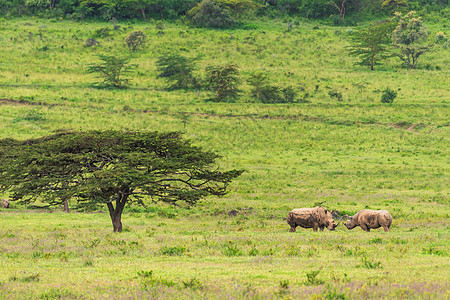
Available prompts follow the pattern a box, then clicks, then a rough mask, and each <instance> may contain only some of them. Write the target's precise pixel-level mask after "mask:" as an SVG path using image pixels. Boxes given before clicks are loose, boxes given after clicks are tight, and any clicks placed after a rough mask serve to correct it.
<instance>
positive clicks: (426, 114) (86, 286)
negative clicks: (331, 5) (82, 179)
mask: <svg viewBox="0 0 450 300" xmlns="http://www.w3.org/2000/svg"><path fill="white" fill-rule="evenodd" d="M180 3H182V1H180ZM278 3H281V1H280V2H278ZM283 3H284V2H283ZM277 5H278V4H277ZM147 17H148V16H147ZM264 18H266V17H262V18H261V19H255V20H254V21H252V23H251V24H250V23H244V25H242V26H238V27H235V28H231V29H226V30H216V29H208V28H196V27H190V26H189V25H184V24H182V23H180V22H161V21H153V20H151V19H150V17H148V22H143V23H140V22H139V21H135V20H121V21H118V22H113V23H110V22H96V21H92V20H91V21H87V22H74V21H71V20H65V19H62V20H59V19H40V18H19V19H2V20H1V21H0V33H1V34H0V52H1V53H2V56H1V58H0V59H1V61H0V99H1V100H0V101H1V105H0V118H1V121H2V122H1V123H0V129H1V130H0V137H1V138H8V137H9V138H14V139H19V140H25V139H28V138H36V137H41V136H46V135H49V134H52V133H53V132H55V131H56V130H60V129H70V130H90V129H95V130H105V129H117V130H151V131H153V130H157V131H174V130H175V131H181V132H183V133H184V136H185V137H186V138H188V139H190V140H191V141H192V142H193V144H194V145H195V146H200V147H202V148H203V149H205V150H211V151H214V152H217V153H218V154H220V155H221V156H222V158H221V159H219V160H218V163H219V165H220V167H221V168H224V169H245V170H246V172H244V173H243V174H242V175H241V176H240V177H238V178H237V179H236V180H235V181H233V183H232V184H231V185H230V188H231V192H230V193H229V194H228V195H226V196H225V197H223V198H207V199H206V200H204V201H201V202H200V203H199V204H198V205H197V206H195V207H192V208H176V207H172V206H167V205H164V204H152V203H150V202H148V203H146V207H144V208H142V207H138V206H132V207H130V209H129V210H126V211H125V212H124V214H125V216H124V218H126V223H125V224H124V228H123V232H122V233H121V234H113V233H112V232H111V228H110V220H109V215H108V214H107V213H102V212H98V211H95V212H90V213H81V212H78V213H77V212H76V211H75V210H74V208H75V202H71V203H70V205H71V208H72V213H70V214H67V213H62V212H58V208H57V207H50V208H48V209H50V211H52V212H53V213H48V209H47V208H45V207H43V206H44V203H40V202H39V201H38V202H36V203H34V205H31V206H21V205H19V204H18V203H16V202H12V203H11V206H12V207H11V208H10V209H9V210H1V211H0V222H1V224H2V226H1V227H0V249H1V250H2V251H1V252H0V256H1V259H2V262H3V263H2V267H1V268H0V271H1V272H0V274H1V275H0V287H1V288H0V297H4V298H6V297H8V296H10V297H13V298H24V297H25V298H26V297H28V298H43V299H53V298H58V297H60V298H82V297H84V298H89V299H98V298H109V297H113V296H114V297H117V298H120V297H133V298H142V297H155V298H172V299H173V298H213V299H214V298H220V299H222V298H227V297H228V298H263V297H267V298H270V297H274V298H278V297H279V298H282V297H291V298H295V299H298V298H312V299H347V298H348V299H355V298H356V299H368V298H369V299H370V298H374V299H379V298H419V299H441V298H446V297H447V298H448V296H449V281H448V278H449V277H450V272H449V270H450V268H449V264H448V254H449V253H448V249H449V248H448V247H449V244H450V239H449V227H448V218H449V205H450V203H449V200H448V196H449V186H448V182H449V176H448V157H449V150H448V149H449V147H448V137H449V127H448V126H449V123H448V100H449V91H448V86H449V80H448V78H449V77H450V76H449V66H450V55H449V50H448V47H447V46H446V44H445V43H446V42H447V38H448V32H447V31H446V30H447V29H446V28H448V26H449V25H450V24H449V21H448V19H447V20H445V19H440V17H439V16H437V14H434V13H433V14H429V15H426V16H424V18H423V20H424V22H425V23H426V25H427V27H428V31H429V40H430V41H431V42H433V43H434V44H435V45H434V46H433V47H432V50H431V51H428V52H426V53H424V54H423V55H422V56H421V57H420V60H419V62H418V64H417V65H416V67H415V69H413V70H409V69H408V68H407V67H406V66H404V63H403V62H402V61H401V60H400V59H398V58H397V57H390V58H386V59H385V60H383V61H382V64H381V65H377V66H376V67H375V69H374V71H371V70H370V68H369V67H367V66H359V65H356V63H357V62H358V60H359V58H358V57H354V56H351V55H349V50H348V47H349V46H350V41H351V38H350V36H351V34H352V33H353V32H354V31H356V30H357V28H356V27H333V26H330V25H326V24H325V23H324V21H305V20H303V19H301V18H299V17H298V16H296V15H294V16H290V17H286V19H273V20H269V19H268V18H267V19H264ZM438 19H439V20H440V22H437V21H438ZM264 20H265V21H264ZM245 24H246V25H245ZM136 31H140V32H142V33H143V34H145V36H146V37H147V39H146V41H147V42H146V43H145V44H143V45H142V46H140V47H139V48H137V49H136V50H134V51H133V49H131V48H130V47H128V46H127V44H126V42H125V40H126V38H127V37H129V36H130V34H131V33H132V32H136ZM89 39H94V40H95V41H96V42H97V43H94V42H92V41H90V42H88V40H89ZM447 45H448V44H447ZM168 53H173V54H179V55H182V56H183V57H186V58H188V61H189V62H193V64H194V66H193V67H192V73H191V74H192V77H193V78H196V83H198V84H196V85H195V86H193V85H192V86H189V87H188V88H187V89H171V88H168V83H167V81H166V80H164V78H159V77H158V75H160V74H161V73H162V72H163V70H160V69H158V61H160V60H161V58H162V57H168V55H167V54H168ZM101 55H103V56H104V57H105V56H121V57H125V56H128V55H129V58H130V60H129V63H130V64H136V65H137V67H136V69H135V70H134V71H133V72H132V73H129V74H128V76H127V78H129V79H130V80H129V82H128V87H127V88H114V87H106V86H98V85H96V84H95V83H96V78H95V77H96V75H95V74H90V73H89V72H88V70H89V66H91V65H92V64H98V60H99V57H101ZM227 64H234V65H236V66H237V68H238V70H239V72H238V77H239V82H238V85H237V88H238V89H239V93H238V95H237V96H236V97H234V98H233V99H232V101H228V100H227V101H228V102H214V101H208V100H209V99H211V98H214V96H215V95H216V94H215V93H216V92H215V91H214V90H211V89H209V88H206V87H205V86H206V81H207V78H208V70H211V67H213V68H217V67H220V66H225V65H227ZM258 74H264V75H261V76H259V75H258ZM258 76H259V77H258ZM258 78H259V79H258ZM289 89H292V91H294V92H295V95H296V97H295V98H294V99H295V101H284V102H285V103H270V102H269V101H263V100H261V99H260V96H259V95H260V94H261V91H272V92H273V91H274V90H275V91H276V93H275V95H279V99H287V98H288V97H287V96H286V95H292V93H290V94H289V93H288V94H283V92H282V91H283V90H287V91H289ZM387 91H389V94H390V95H391V96H389V95H387V94H388V93H387ZM258 93H259V94H258ZM394 93H395V94H396V97H392V94H394ZM385 95H387V96H385ZM270 99H273V97H272V98H270ZM289 99H292V97H291V98H289ZM382 99H392V101H382ZM384 102H390V103H384ZM2 197H9V195H8V194H5V195H3V196H2ZM319 204H322V205H324V206H326V207H327V208H329V209H337V210H339V211H341V212H343V213H348V214H349V215H352V214H354V213H356V212H357V211H359V210H360V209H363V208H371V209H387V210H389V211H390V213H391V214H392V216H393V219H394V221H393V226H392V227H391V231H390V232H388V233H384V232H383V231H382V230H372V232H371V233H370V234H368V233H366V232H363V231H362V230H359V229H358V228H356V229H354V230H352V231H349V230H347V229H346V228H345V227H344V226H342V224H341V225H339V226H338V227H337V229H336V231H335V232H330V231H325V232H318V233H315V232H312V230H305V229H298V230H297V233H289V232H288V230H289V226H288V225H287V224H286V221H285V220H284V218H286V216H287V213H288V212H289V211H290V210H291V209H292V208H295V207H313V206H315V205H319ZM36 206H38V207H41V208H40V209H38V210H36V209H35V207H36ZM38 212H39V213H38ZM41 212H42V213H41Z"/></svg>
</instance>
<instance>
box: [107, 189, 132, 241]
mask: <svg viewBox="0 0 450 300" xmlns="http://www.w3.org/2000/svg"><path fill="white" fill-rule="evenodd" d="M127 199H128V195H126V194H125V195H121V197H119V200H117V201H116V208H114V205H113V204H112V203H111V202H108V203H107V205H108V210H109V216H110V217H111V222H112V225H113V229H114V232H122V212H123V209H124V207H125V204H126V203H127Z"/></svg>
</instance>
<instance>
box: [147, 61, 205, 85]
mask: <svg viewBox="0 0 450 300" xmlns="http://www.w3.org/2000/svg"><path fill="white" fill-rule="evenodd" d="M194 62H195V58H187V57H184V56H182V55H180V54H169V55H163V56H161V57H159V59H158V61H157V62H156V65H157V68H158V72H160V73H159V74H158V78H165V79H166V80H167V81H168V82H170V83H171V84H170V86H169V87H168V89H170V90H179V89H190V88H194V87H198V81H197V79H196V78H195V77H194V74H193V73H194V70H195V64H194Z"/></svg>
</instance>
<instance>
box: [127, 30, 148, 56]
mask: <svg viewBox="0 0 450 300" xmlns="http://www.w3.org/2000/svg"><path fill="white" fill-rule="evenodd" d="M146 42H147V35H146V34H145V33H143V32H142V31H140V30H137V31H133V32H132V33H130V34H129V35H128V36H127V37H126V38H125V43H126V44H127V47H128V48H130V49H131V51H136V50H138V49H139V48H140V47H141V46H142V45H144V44H145V43H146Z"/></svg>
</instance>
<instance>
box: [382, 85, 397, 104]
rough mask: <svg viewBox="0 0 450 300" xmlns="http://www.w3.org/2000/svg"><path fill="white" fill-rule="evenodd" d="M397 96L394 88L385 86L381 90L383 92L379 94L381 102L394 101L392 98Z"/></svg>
mask: <svg viewBox="0 0 450 300" xmlns="http://www.w3.org/2000/svg"><path fill="white" fill-rule="evenodd" d="M396 97H397V92H396V91H394V90H391V89H390V88H386V89H385V90H384V91H383V94H382V95H381V102H382V103H392V102H394V99H395V98H396Z"/></svg>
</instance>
